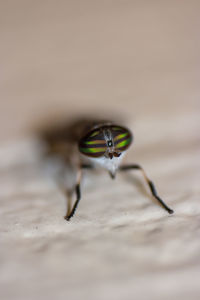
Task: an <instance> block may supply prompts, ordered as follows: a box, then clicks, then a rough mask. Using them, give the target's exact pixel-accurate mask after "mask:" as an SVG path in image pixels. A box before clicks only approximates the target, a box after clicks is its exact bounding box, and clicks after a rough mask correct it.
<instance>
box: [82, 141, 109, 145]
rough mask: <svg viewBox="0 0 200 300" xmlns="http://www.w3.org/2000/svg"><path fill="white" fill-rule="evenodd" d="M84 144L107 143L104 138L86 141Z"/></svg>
mask: <svg viewBox="0 0 200 300" xmlns="http://www.w3.org/2000/svg"><path fill="white" fill-rule="evenodd" d="M84 144H87V145H95V144H96V145H99V144H105V142H104V141H103V140H96V141H88V142H84Z"/></svg>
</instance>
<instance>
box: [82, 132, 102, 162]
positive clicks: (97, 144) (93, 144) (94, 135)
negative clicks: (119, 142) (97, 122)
mask: <svg viewBox="0 0 200 300" xmlns="http://www.w3.org/2000/svg"><path fill="white" fill-rule="evenodd" d="M106 150H107V145H106V141H105V139H104V135H103V133H102V132H101V131H100V130H98V129H96V130H92V131H90V132H88V133H87V135H86V136H84V137H83V138H82V139H81V140H80V142H79V151H80V152H81V153H82V154H84V155H87V156H89V157H101V156H103V155H104V154H105V152H106Z"/></svg>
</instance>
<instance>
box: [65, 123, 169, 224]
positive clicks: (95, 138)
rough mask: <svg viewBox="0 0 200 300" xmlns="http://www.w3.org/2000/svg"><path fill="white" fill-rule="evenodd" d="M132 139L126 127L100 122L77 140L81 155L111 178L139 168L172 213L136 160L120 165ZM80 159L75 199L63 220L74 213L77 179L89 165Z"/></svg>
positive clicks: (76, 202) (78, 193) (79, 178)
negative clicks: (103, 169)
mask: <svg viewBox="0 0 200 300" xmlns="http://www.w3.org/2000/svg"><path fill="white" fill-rule="evenodd" d="M132 141H133V136H132V134H131V132H130V131H129V129H127V128H125V127H122V126H119V125H116V124H112V123H102V124H97V125H95V126H94V127H91V128H90V129H89V130H87V132H86V133H85V134H83V135H82V136H81V138H80V139H79V142H78V149H79V152H80V155H81V157H82V158H83V159H84V158H87V160H88V161H89V162H90V163H92V164H95V165H101V166H102V167H104V168H105V169H107V170H108V172H109V174H110V176H111V178H112V179H114V178H115V176H116V172H117V171H118V170H119V171H127V170H131V169H135V170H140V171H141V172H142V174H143V176H144V179H145V181H146V182H147V184H148V186H149V188H150V191H151V193H152V195H153V197H154V198H155V199H157V200H158V202H159V203H160V204H161V205H162V207H163V208H164V209H166V210H167V212H168V213H170V214H172V213H173V210H172V209H171V208H169V207H168V206H167V205H166V204H165V203H164V202H163V200H162V199H161V198H160V197H159V196H158V194H157V192H156V189H155V186H154V184H153V182H152V181H151V180H150V179H149V178H148V177H147V175H146V173H145V171H144V170H143V168H142V167H141V166H140V165H138V164H129V165H121V161H122V158H123V156H124V155H125V153H126V152H127V149H128V148H129V146H130V145H131V143H132ZM90 163H89V164H85V163H82V164H81V165H80V168H79V172H78V178H77V184H76V188H75V191H76V201H75V204H74V206H73V208H72V209H71V208H70V207H68V212H67V215H66V217H65V219H66V220H68V221H69V220H70V219H71V217H72V216H73V215H74V213H75V211H76V209H77V206H78V203H79V201H80V199H81V192H80V182H81V175H82V172H81V170H82V169H83V168H92V164H90Z"/></svg>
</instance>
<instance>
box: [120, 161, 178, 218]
mask: <svg viewBox="0 0 200 300" xmlns="http://www.w3.org/2000/svg"><path fill="white" fill-rule="evenodd" d="M132 169H135V170H140V171H141V172H142V175H143V176H144V179H145V181H146V182H147V184H148V186H149V188H150V190H151V193H152V195H153V196H154V198H155V199H157V200H158V202H159V203H160V204H161V205H162V207H163V208H164V209H166V210H167V212H168V213H169V214H173V212H174V211H173V210H172V209H171V208H169V207H168V206H167V204H165V202H164V201H163V200H162V199H161V198H160V197H159V196H158V194H157V191H156V188H155V185H154V184H153V182H152V181H151V180H150V179H149V178H148V177H147V175H146V173H145V171H144V169H143V168H142V167H141V166H140V165H137V164H133V165H124V166H120V167H119V170H120V171H127V170H132Z"/></svg>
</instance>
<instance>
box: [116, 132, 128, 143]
mask: <svg viewBox="0 0 200 300" xmlns="http://www.w3.org/2000/svg"><path fill="white" fill-rule="evenodd" d="M128 134H129V133H128V132H125V133H122V134H119V135H117V136H116V137H115V138H114V141H118V140H120V139H123V138H124V137H126V136H127V135H128Z"/></svg>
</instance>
